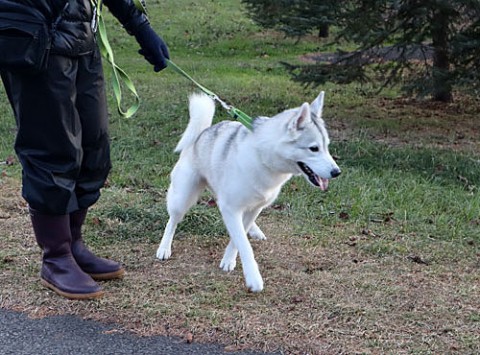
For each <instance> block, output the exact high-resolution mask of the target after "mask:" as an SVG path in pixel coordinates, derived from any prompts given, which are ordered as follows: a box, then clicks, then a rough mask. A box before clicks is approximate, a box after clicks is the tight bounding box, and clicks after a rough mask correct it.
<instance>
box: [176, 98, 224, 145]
mask: <svg viewBox="0 0 480 355" xmlns="http://www.w3.org/2000/svg"><path fill="white" fill-rule="evenodd" d="M189 112H190V120H189V121H188V125H187V129H186V130H185V132H184V133H183V135H182V138H181V139H180V141H179V142H178V144H177V147H176V148H175V152H177V153H180V152H181V151H182V150H183V149H185V148H187V147H189V146H191V145H192V144H193V143H194V142H195V140H196V139H197V138H198V136H199V135H200V133H202V132H203V131H204V130H205V129H207V128H208V127H210V126H211V125H212V120H213V115H214V114H215V102H214V101H213V99H212V98H210V97H209V96H207V95H205V94H192V95H191V96H190V104H189Z"/></svg>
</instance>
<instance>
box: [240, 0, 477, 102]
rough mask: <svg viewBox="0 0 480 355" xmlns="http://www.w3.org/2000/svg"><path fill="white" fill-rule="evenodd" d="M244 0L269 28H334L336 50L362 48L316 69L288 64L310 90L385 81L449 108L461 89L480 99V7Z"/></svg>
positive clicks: (414, 1)
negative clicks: (343, 45) (350, 46)
mask: <svg viewBox="0 0 480 355" xmlns="http://www.w3.org/2000/svg"><path fill="white" fill-rule="evenodd" d="M242 1H243V3H245V4H246V7H247V10H248V11H249V14H250V15H251V17H252V18H253V19H254V20H255V21H256V22H257V23H259V24H261V25H262V26H265V27H270V28H275V29H278V30H281V31H284V32H285V33H286V34H288V35H299V36H300V35H304V34H306V33H309V32H311V31H312V30H313V29H315V28H318V24H329V25H334V26H335V27H336V28H337V29H338V31H337V32H336V35H335V38H333V40H334V42H335V43H336V44H341V43H354V44H355V45H356V46H357V50H355V51H352V52H341V51H338V53H337V55H335V56H333V57H332V56H328V58H325V56H322V55H320V56H319V57H318V62H317V63H316V64H313V65H288V64H286V65H287V67H288V68H289V70H290V71H291V73H292V74H293V76H294V78H295V80H298V81H301V82H304V83H305V84H307V85H320V84H323V83H325V82H327V81H331V82H336V83H350V82H354V81H367V80H371V79H376V80H378V79H380V80H381V81H382V82H383V84H384V85H394V84H398V83H400V84H401V85H402V87H403V88H404V89H405V91H406V92H408V93H409V94H417V95H421V96H431V97H432V98H433V99H434V100H437V101H444V102H447V101H451V100H452V99H453V94H452V93H453V91H454V89H457V88H463V89H467V90H469V91H470V92H475V93H478V92H480V85H479V82H480V1H478V0H453V1H450V0H449V1H447V0H347V1H336V2H335V1H330V0H326V1H322V0H317V1H313V0H303V1H302V0H282V1H269V0H265V1H261V0H260V1H254V0H242ZM315 25H317V27H315Z"/></svg>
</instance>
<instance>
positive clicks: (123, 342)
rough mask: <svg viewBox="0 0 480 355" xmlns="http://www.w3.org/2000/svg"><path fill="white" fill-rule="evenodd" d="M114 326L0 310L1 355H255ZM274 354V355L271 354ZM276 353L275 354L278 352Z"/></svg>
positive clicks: (64, 317) (72, 318)
mask: <svg viewBox="0 0 480 355" xmlns="http://www.w3.org/2000/svg"><path fill="white" fill-rule="evenodd" d="M112 329H115V327H114V326H109V325H105V324H102V323H98V322H94V321H88V320H83V319H81V318H78V317H75V316H54V317H45V318H42V319H29V318H28V317H27V316H26V315H24V314H22V313H17V312H11V311H6V310H4V309H0V354H1V355H10V354H11V355H73V354H75V355H83V354H85V355H87V354H88V355H106V354H111V355H123V354H128V355H150V354H151V355H154V354H155V355H177V354H180V355H183V354H188V355H190V354H195V355H198V354H202V355H203V354H206V355H224V354H225V355H227V354H228V355H258V354H263V353H259V352H225V351H223V347H221V346H218V345H204V344H197V343H192V344H187V343H186V342H185V341H184V340H182V339H179V338H170V337H163V336H155V337H138V336H135V335H133V334H130V333H120V334H119V333H110V334H109V333H108V331H109V330H112ZM271 355H273V354H271ZM277 355H278V354H277Z"/></svg>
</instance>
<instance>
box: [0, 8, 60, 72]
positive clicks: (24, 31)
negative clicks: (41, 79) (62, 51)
mask: <svg viewBox="0 0 480 355" xmlns="http://www.w3.org/2000/svg"><path fill="white" fill-rule="evenodd" d="M50 43H51V36H50V31H49V29H48V27H47V25H46V24H45V23H44V22H42V21H40V20H37V19H35V18H33V17H31V16H28V15H24V14H8V15H7V14H4V13H0V53H2V54H1V55H0V69H2V70H3V69H5V70H9V71H31V72H40V71H43V70H45V69H46V68H47V64H48V56H49V52H50Z"/></svg>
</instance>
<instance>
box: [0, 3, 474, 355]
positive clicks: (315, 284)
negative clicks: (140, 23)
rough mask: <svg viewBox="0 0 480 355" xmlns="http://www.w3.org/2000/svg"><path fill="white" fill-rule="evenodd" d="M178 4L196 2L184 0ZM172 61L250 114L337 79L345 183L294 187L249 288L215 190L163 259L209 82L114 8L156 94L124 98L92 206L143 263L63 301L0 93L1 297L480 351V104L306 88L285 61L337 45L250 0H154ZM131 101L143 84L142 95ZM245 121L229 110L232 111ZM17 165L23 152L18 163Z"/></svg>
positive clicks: (60, 310) (142, 321)
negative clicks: (295, 36) (178, 167)
mask: <svg viewBox="0 0 480 355" xmlns="http://www.w3.org/2000/svg"><path fill="white" fill-rule="evenodd" d="M178 9H181V11H179V10H178ZM149 12H150V19H151V22H152V25H153V27H154V28H155V29H157V31H158V32H159V33H160V34H162V36H163V37H164V39H165V41H166V42H167V43H168V45H169V48H170V52H171V59H172V60H173V61H174V62H175V63H176V64H178V65H180V66H181V67H182V68H183V69H185V70H186V71H187V72H189V74H191V75H192V76H193V77H194V78H195V79H196V80H198V81H199V82H201V83H202V84H203V85H205V86H206V87H208V88H209V89H211V90H213V91H215V92H216V93H217V94H219V95H220V96H221V97H222V98H224V99H226V100H227V101H229V102H230V103H232V104H234V105H235V106H236V107H238V108H239V109H241V110H243V111H245V112H246V113H248V114H250V115H252V116H256V115H273V114H275V113H277V112H279V111H281V110H284V109H286V108H290V107H295V106H299V105H300V104H301V103H303V102H304V101H311V100H313V99H314V98H315V97H316V96H317V94H318V91H320V90H325V91H326V97H325V108H324V118H325V121H326V123H327V125H328V127H329V131H330V136H331V140H332V144H331V152H332V154H333V155H334V156H335V157H336V158H337V160H338V164H339V166H340V167H341V168H342V171H343V174H342V175H341V177H339V178H338V179H336V180H334V181H332V182H331V184H330V187H329V191H328V192H326V193H322V192H320V191H318V190H315V189H312V188H311V187H310V186H309V185H308V184H307V183H306V182H305V181H304V179H303V178H300V177H298V178H293V179H292V180H291V181H290V182H289V183H287V184H286V186H285V187H284V189H283V191H282V193H281V194H280V197H279V199H278V200H277V201H276V202H275V203H274V205H273V206H271V207H270V208H268V209H266V210H265V211H264V212H263V213H262V214H261V215H260V217H259V220H258V224H259V225H260V226H261V227H262V229H263V230H264V231H265V233H266V234H267V237H268V239H267V240H266V241H261V242H252V244H253V248H254V251H255V254H256V259H257V262H258V264H259V267H260V272H261V273H262V275H263V277H264V281H265V290H264V291H263V292H262V293H260V294H251V293H249V292H247V290H246V289H245V287H244V280H243V275H242V271H241V265H238V266H237V269H236V270H235V271H233V272H231V273H224V272H222V271H221V270H220V269H219V268H218V265H219V263H220V260H221V258H222V255H223V251H224V248H225V247H226V245H227V242H228V238H227V237H226V231H225V228H224V226H223V223H222V221H221V219H220V216H219V214H218V211H217V209H216V208H215V207H214V206H212V205H214V204H212V203H211V199H212V196H211V195H210V194H209V193H208V192H206V193H205V194H204V195H203V196H202V198H201V200H200V201H199V203H198V204H197V206H195V207H194V208H193V209H192V210H191V211H190V213H189V214H188V215H187V216H186V218H185V220H184V222H183V223H182V224H181V225H180V227H179V229H178V232H177V236H176V238H175V239H174V242H173V256H172V258H171V259H169V260H168V261H165V262H160V261H158V260H156V259H155V251H156V249H157V246H158V243H159V241H160V237H161V235H162V233H163V228H164V226H165V224H166V221H167V217H168V216H167V212H166V208H165V195H166V189H167V187H168V183H169V174H170V171H171V169H172V167H173V165H174V163H175V162H176V160H177V155H176V154H174V153H173V148H174V147H175V145H176V143H177V141H178V139H179V137H180V135H181V133H182V132H183V130H184V128H185V126H186V124H187V120H188V117H187V98H188V95H189V94H190V93H191V92H192V91H193V90H194V88H193V87H192V85H191V83H189V82H188V81H187V80H186V79H185V78H183V77H181V76H179V75H178V74H177V73H176V72H174V71H173V70H171V69H166V70H164V71H162V72H161V73H158V74H157V73H154V72H153V71H152V69H151V67H150V66H149V65H148V64H147V63H146V62H145V61H144V59H143V58H142V57H140V56H139V55H137V53H136V50H137V45H136V44H135V42H134V40H133V38H131V37H129V36H128V35H127V34H126V32H124V31H123V30H122V29H121V28H120V27H119V25H118V23H117V22H116V21H115V20H114V19H113V18H112V17H111V16H110V15H109V14H107V15H108V16H107V23H108V29H109V37H110V41H111V44H112V46H113V48H114V49H115V53H116V59H117V62H118V64H119V65H120V66H121V67H122V68H124V69H125V70H126V72H127V73H128V74H129V75H130V76H131V78H132V79H133V80H134V82H135V85H136V87H137V90H138V91H139V94H140V96H141V98H142V106H141V108H140V111H139V112H138V113H137V115H136V116H135V117H133V118H130V119H125V118H121V117H120V116H119V115H118V114H117V113H116V111H115V103H114V101H113V95H112V90H111V88H110V87H109V88H108V90H109V97H110V111H111V118H110V132H111V138H112V160H113V165H114V168H113V170H112V173H111V175H110V177H109V180H108V184H107V186H105V188H104V189H103V193H102V197H101V199H100V201H99V202H98V203H97V204H96V205H95V206H94V208H92V210H91V213H90V214H89V216H88V218H87V224H86V228H85V236H86V239H87V241H88V244H89V245H90V246H91V247H92V249H94V250H95V251H96V252H97V253H98V254H100V255H102V256H106V257H111V258H114V259H116V260H120V261H122V262H123V263H124V264H125V266H126V269H127V272H128V274H127V276H126V278H125V279H124V280H122V281H115V282H108V283H104V284H103V286H104V288H105V290H106V296H105V297H104V298H103V299H100V300H98V301H91V302H73V301H69V300H64V299H60V298H59V297H57V296H56V295H54V294H52V293H51V292H50V291H48V290H46V289H44V288H43V287H42V286H41V285H40V283H39V282H38V270H39V266H40V259H41V253H40V250H39V248H38V247H37V246H36V244H35V241H34V237H33V233H32V230H31V227H30V224H29V220H28V211H27V206H26V204H25V202H24V201H23V200H22V198H21V195H20V178H21V167H20V166H19V164H18V162H17V160H16V158H15V154H14V151H13V142H14V137H15V124H14V119H13V117H12V114H11V110H10V107H9V106H8V102H7V99H6V96H5V94H4V91H3V88H2V89H1V91H0V93H1V94H0V114H1V115H2V119H1V120H0V164H1V165H0V281H1V284H2V287H1V290H0V306H1V307H3V308H7V309H14V310H20V311H24V312H26V313H28V314H29V315H30V316H32V317H43V316H45V315H49V314H65V313H68V314H76V315H79V316H81V317H85V318H90V319H96V320H101V321H106V322H115V323H116V324H118V327H119V331H132V332H134V333H136V334H141V335H154V334H163V335H175V336H181V337H185V338H186V339H191V337H193V341H199V342H219V343H222V344H224V345H225V347H226V349H229V350H238V349H256V350H265V351H280V352H283V353H288V354H290V353H291V354H338V353H348V354H351V353H373V354H385V353H390V354H401V353H405V354H407V353H415V354H418V353H421V354H449V353H459V354H460V353H461V354H478V353H480V196H479V188H480V101H479V100H478V99H476V98H471V97H467V96H462V95H460V94H459V95H458V96H457V99H456V101H455V102H454V103H451V104H448V105H447V104H442V105H440V104H434V103H432V102H428V101H417V100H414V99H407V98H403V97H401V96H400V95H399V93H398V92H396V91H395V90H393V89H392V90H389V91H386V92H383V93H381V94H374V93H375V87H374V85H372V86H368V85H367V86H363V87H362V86H357V85H349V86H344V87H340V86H335V85H332V84H328V85H325V86H324V87H321V88H304V87H302V86H300V85H299V84H296V83H293V82H292V81H291V80H290V79H289V77H288V75H287V73H286V72H285V71H284V70H283V67H282V65H281V64H280V61H287V62H299V61H302V60H303V59H302V58H304V56H305V55H306V54H308V53H313V52H319V51H332V50H335V48H332V47H331V45H328V44H327V42H326V41H323V40H320V39H317V38H313V37H312V38H306V39H303V40H301V41H299V42H298V43H297V41H296V40H292V39H286V38H284V37H283V36H282V35H281V34H278V33H272V32H269V31H262V30H260V29H259V28H258V27H256V26H255V25H254V24H253V23H252V22H251V21H250V20H249V19H248V18H247V17H246V16H245V13H244V12H243V10H242V7H241V4H240V1H238V0H226V1H221V2H213V1H199V2H192V1H186V0H178V1H175V2H153V1H152V2H150V3H149ZM126 100H127V103H128V100H129V97H128V94H127V97H126ZM224 119H228V116H227V114H226V113H225V112H224V111H222V110H221V109H220V108H219V109H218V111H217V117H216V121H220V120H224ZM7 162H8V164H7Z"/></svg>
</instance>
